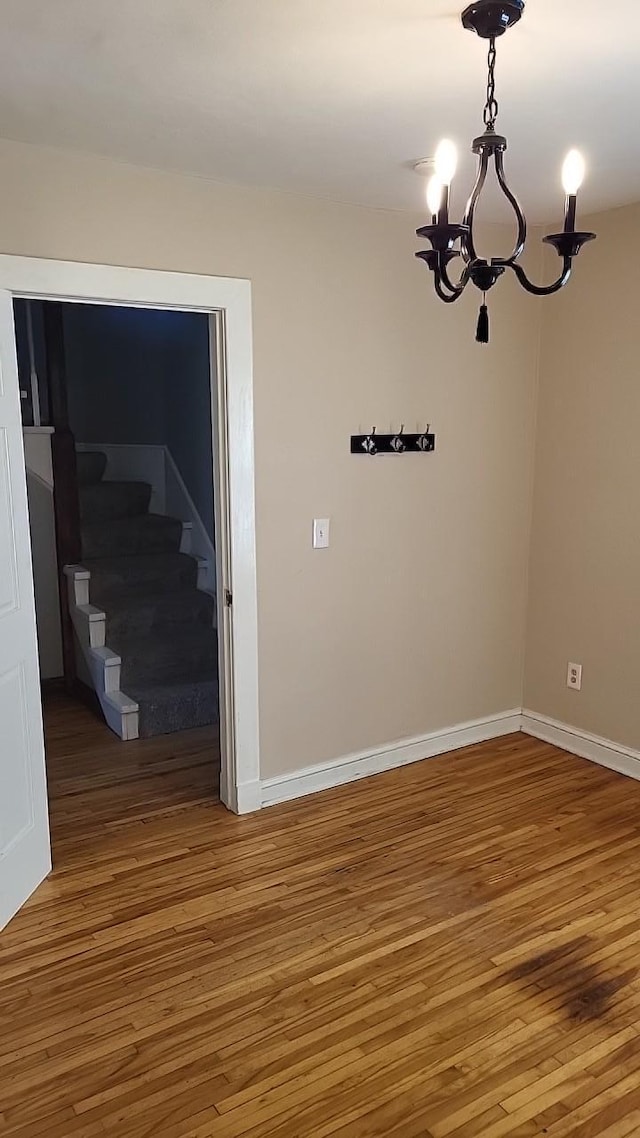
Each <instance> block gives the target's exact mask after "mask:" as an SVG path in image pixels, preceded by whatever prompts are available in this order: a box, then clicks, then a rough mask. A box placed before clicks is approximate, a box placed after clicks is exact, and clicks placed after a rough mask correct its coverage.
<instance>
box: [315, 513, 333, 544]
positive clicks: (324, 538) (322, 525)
mask: <svg viewBox="0 0 640 1138" xmlns="http://www.w3.org/2000/svg"><path fill="white" fill-rule="evenodd" d="M328 546H329V518H314V519H313V548H314V549H327V548H328Z"/></svg>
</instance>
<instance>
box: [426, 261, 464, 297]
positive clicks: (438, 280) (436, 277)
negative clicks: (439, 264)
mask: <svg viewBox="0 0 640 1138" xmlns="http://www.w3.org/2000/svg"><path fill="white" fill-rule="evenodd" d="M433 283H434V285H435V288H436V292H437V294H438V296H439V297H440V300H444V302H445V304H455V302H456V300H459V299H460V297H461V296H462V293H463V289H460V290H459V292H453V293H450V292H445V289H444V288H443V284H442V276H441V273H440V270H439V269H436V271H435V272H434V274H433Z"/></svg>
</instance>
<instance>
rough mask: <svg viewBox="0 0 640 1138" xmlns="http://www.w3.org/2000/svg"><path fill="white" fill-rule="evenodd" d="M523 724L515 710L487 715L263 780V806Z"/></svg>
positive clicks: (492, 736) (510, 731)
mask: <svg viewBox="0 0 640 1138" xmlns="http://www.w3.org/2000/svg"><path fill="white" fill-rule="evenodd" d="M521 723H522V716H521V710H520V708H516V709H514V710H512V711H503V712H500V713H499V714H497V715H492V716H488V717H487V718H486V719H475V720H473V721H472V722H470V723H460V724H458V725H457V726H456V727H450V728H447V729H446V730H444V731H434V732H433V733H432V734H430V735H422V736H417V737H416V738H413V739H403V740H400V741H399V742H397V743H392V744H390V745H389V746H387V747H378V748H374V749H373V750H368V751H359V752H357V753H356V754H352V755H346V756H345V757H344V758H341V759H335V760H333V762H329V763H322V764H319V765H318V766H313V767H306V768H305V769H303V770H300V771H295V772H294V773H292V774H289V775H280V776H278V777H277V778H268V779H264V780H263V781H262V784H261V799H262V805H263V806H274V805H275V804H276V803H278V802H287V801H289V800H290V799H292V798H302V797H303V796H304V795H306V794H315V792H316V791H318V790H327V789H329V788H330V787H333V786H341V785H342V784H343V783H346V782H354V781H355V780H356V779H360V778H368V777H369V775H372V774H380V773H381V772H382V771H389V770H393V769H394V768H395V767H402V766H405V765H406V764H407V763H416V762H420V760H421V759H430V758H433V757H434V756H435V755H442V754H445V753H446V752H447V751H455V750H457V749H458V748H459V747H468V746H469V745H470V744H472V743H484V742H486V741H487V740H488V739H497V738H499V737H500V736H501V735H511V734H513V733H514V732H516V731H520V729H521Z"/></svg>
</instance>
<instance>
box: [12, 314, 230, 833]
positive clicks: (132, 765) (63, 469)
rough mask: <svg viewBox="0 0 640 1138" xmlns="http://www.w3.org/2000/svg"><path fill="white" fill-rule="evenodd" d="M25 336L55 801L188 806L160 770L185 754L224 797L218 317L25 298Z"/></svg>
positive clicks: (184, 789)
mask: <svg viewBox="0 0 640 1138" xmlns="http://www.w3.org/2000/svg"><path fill="white" fill-rule="evenodd" d="M14 320H15V328H16V348H17V359H18V373H19V379H20V389H21V396H22V398H21V405H22V413H23V430H24V443H25V466H26V477H27V492H28V497H29V508H30V531H31V547H32V562H33V572H34V591H35V602H36V624H37V632H38V643H39V658H40V673H41V680H42V686H43V697H44V699H43V702H44V722H45V745H46V754H47V760H48V762H47V770H48V777H49V789H50V796H51V797H52V799H55V800H56V801H57V800H58V799H59V798H60V797H63V798H65V796H66V790H67V789H70V791H71V792H72V793H73V791H74V789H75V783H76V781H77V782H78V784H79V785H80V786H81V787H82V794H83V797H84V796H86V794H87V792H88V791H89V790H90V788H91V786H92V785H93V784H95V785H96V786H97V787H98V788H100V789H101V790H103V789H104V788H105V786H107V787H110V788H111V789H110V793H109V798H108V801H109V802H110V803H111V808H112V809H113V810H114V811H115V812H116V813H117V812H118V811H119V810H121V809H122V804H123V803H124V804H125V805H126V808H127V809H130V807H131V805H132V804H131V803H129V802H127V800H126V791H127V788H129V790H130V791H131V792H132V793H133V788H134V785H135V787H136V788H137V792H138V795H139V796H140V795H141V796H142V797H143V798H146V799H148V800H152V801H154V802H156V799H157V796H158V793H159V792H160V790H162V791H163V794H164V798H165V800H166V801H165V802H164V806H165V807H170V806H171V805H172V804H174V805H180V801H181V798H184V796H185V795H187V796H190V789H191V788H190V785H189V780H188V779H185V778H184V777H183V778H180V779H178V780H176V779H175V778H172V777H171V770H170V768H169V769H165V768H164V766H163V765H162V762H161V756H162V755H163V754H166V755H173V758H174V763H175V764H176V766H179V764H180V761H181V756H182V755H183V753H184V752H185V751H186V752H187V753H188V754H189V755H190V756H191V758H190V762H189V763H188V764H187V765H188V766H189V767H190V768H191V769H190V775H191V778H192V780H193V783H194V789H196V788H197V791H198V793H199V794H200V793H203V792H204V790H205V786H206V788H207V789H208V792H209V794H213V793H215V792H216V791H217V784H218V777H219V733H218V727H219V682H218V644H217V604H216V551H215V544H216V543H215V526H214V514H215V510H214V495H215V493H216V492H217V487H216V485H215V481H216V480H215V477H214V471H215V469H216V465H217V464H216V461H215V456H214V453H213V440H214V434H213V423H212V405H213V400H212V394H213V395H215V385H216V384H217V376H216V369H215V358H216V357H215V351H213V352H212V350H211V349H212V347H215V345H212V343H211V338H212V336H213V335H214V334H215V330H214V329H211V328H210V322H209V317H208V315H207V314H206V313H201V312H182V311H173V310H166V309H150V308H133V307H122V306H117V305H105V304H99V305H91V304H82V303H63V302H57V301H56V302H53V301H35V300H21V299H16V300H15V301H14ZM212 388H213V391H212ZM78 701H80V702H82V703H84V704H85V705H86V707H88V709H89V711H90V713H91V714H90V715H87V712H86V711H85V712H81V711H80V709H79V708H74V702H78ZM65 718H68V719H69V728H70V729H69V731H68V732H66V731H65V730H64V721H65ZM72 725H73V729H71V728H72ZM105 728H106V729H107V731H108V732H109V733H111V735H112V738H109V737H108V733H107V731H105ZM196 729H201V730H200V731H199V732H198V731H197V730H196ZM164 736H171V738H170V739H169V740H165V741H164V743H163V745H162V746H159V745H158V746H153V747H152V746H148V747H147V749H146V750H144V748H143V749H141V748H140V747H138V748H132V747H131V745H130V744H131V742H132V741H133V740H136V739H139V738H146V739H152V738H153V739H156V740H160V739H161V737H164ZM113 737H115V738H113ZM64 738H66V739H67V744H66V746H64V745H63V743H62V740H63V739H64ZM88 739H91V748H90V749H89V748H88V747H87V745H86V744H87V740H88ZM115 739H118V740H122V741H125V744H124V749H123V747H122V746H121V747H120V748H118V747H117V746H116V747H114V745H113V744H114V742H115ZM83 740H84V741H83ZM50 741H51V745H50V746H49V743H50ZM194 755H195V757H194ZM205 755H206V759H207V760H208V762H207V761H205ZM199 756H201V757H202V762H200V759H199ZM80 758H82V761H79V760H80ZM156 761H158V762H161V766H162V770H163V776H162V778H160V779H157V780H156V783H157V787H156V789H153V788H152V787H151V786H150V778H151V782H153V778H154V775H153V774H152V775H151V776H150V775H149V772H155V769H156ZM201 768H202V769H201ZM145 770H146V772H147V775H146V777H143V773H142V772H143V771H145ZM107 775H108V777H107ZM123 795H124V798H123ZM172 799H173V802H172ZM156 805H158V803H157V802H156ZM113 820H114V821H115V820H116V819H115V818H114V819H113ZM54 839H55V832H54Z"/></svg>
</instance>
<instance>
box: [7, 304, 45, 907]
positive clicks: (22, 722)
mask: <svg viewBox="0 0 640 1138" xmlns="http://www.w3.org/2000/svg"><path fill="white" fill-rule="evenodd" d="M50 869H51V849H50V844H49V818H48V805H47V787H46V779H45V766H44V738H43V732H42V710H41V705H40V675H39V670H38V648H37V641H36V616H35V605H34V599H33V575H32V571H31V543H30V537H29V516H28V513H27V486H26V475H25V467H24V454H23V447H22V421H21V412H20V392H19V390H18V368H17V364H16V353H15V337H14V329H13V304H12V298H11V294H10V293H8V292H5V291H2V290H0V929H1V928H3V927H4V925H6V923H7V921H8V920H9V919H10V918H11V917H12V916H13V914H14V913H15V912H17V910H18V909H19V908H20V906H21V905H23V904H24V902H25V901H26V900H27V897H29V896H30V894H31V893H33V890H34V889H35V888H36V886H37V885H39V884H40V882H41V881H42V880H43V878H44V877H46V875H47V874H48V872H49V870H50Z"/></svg>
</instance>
